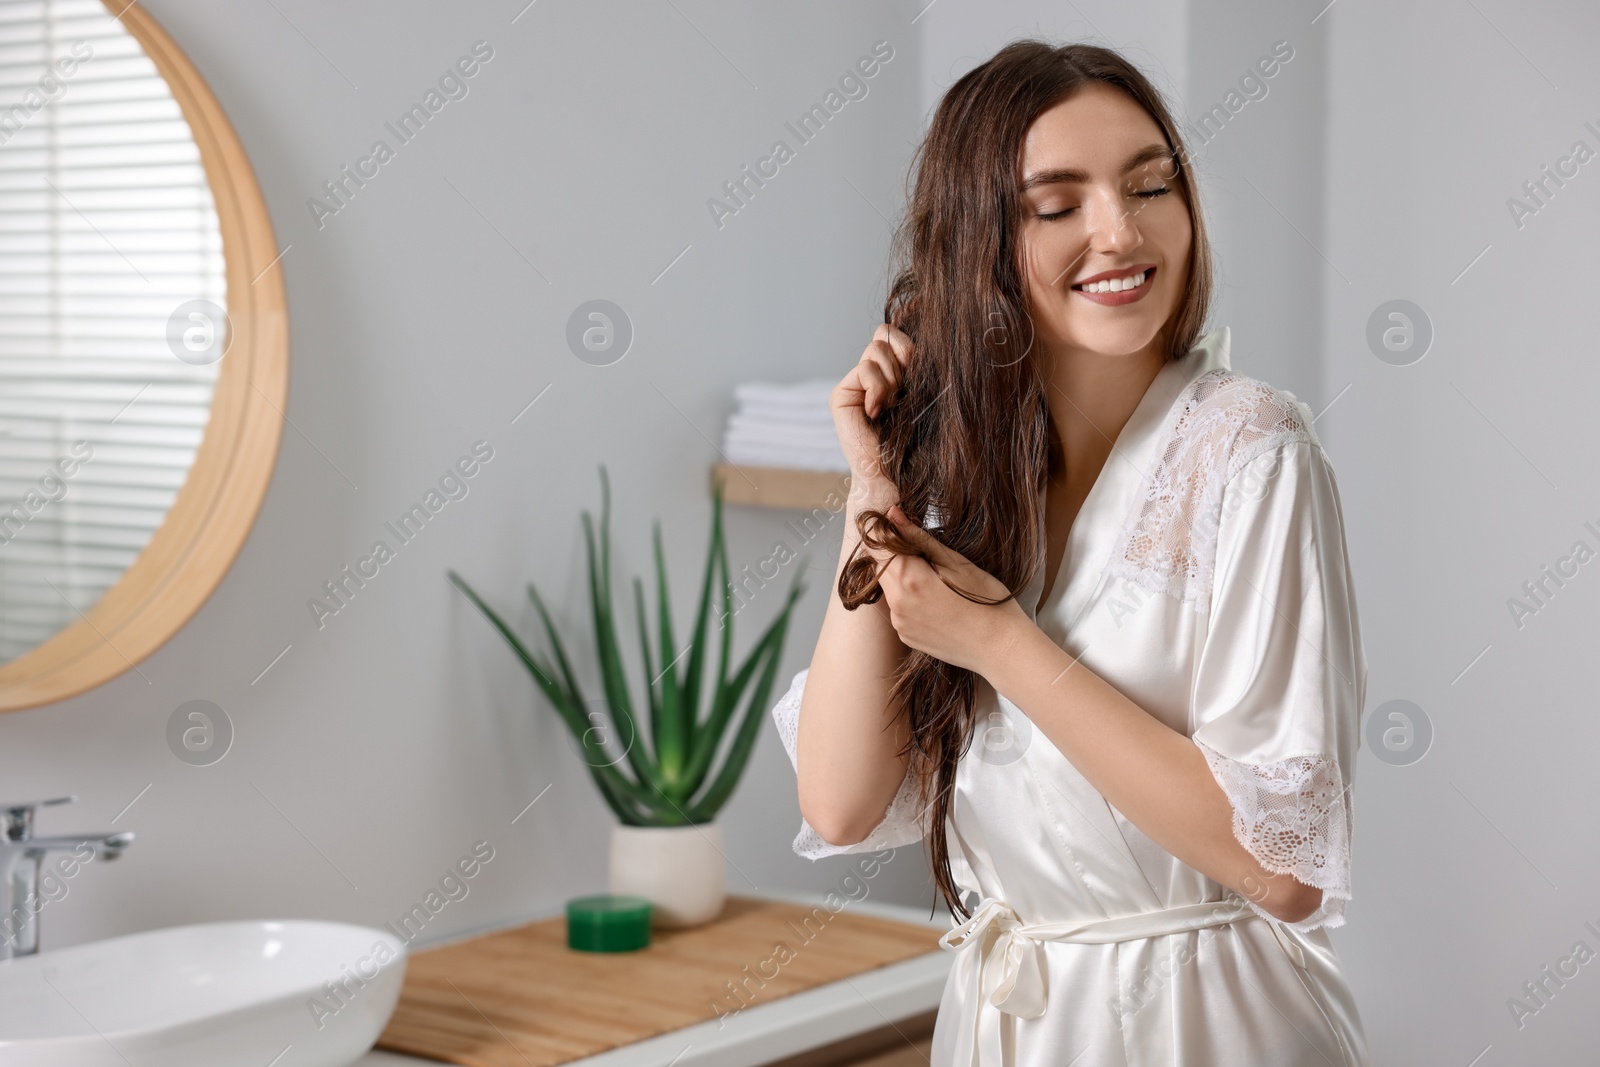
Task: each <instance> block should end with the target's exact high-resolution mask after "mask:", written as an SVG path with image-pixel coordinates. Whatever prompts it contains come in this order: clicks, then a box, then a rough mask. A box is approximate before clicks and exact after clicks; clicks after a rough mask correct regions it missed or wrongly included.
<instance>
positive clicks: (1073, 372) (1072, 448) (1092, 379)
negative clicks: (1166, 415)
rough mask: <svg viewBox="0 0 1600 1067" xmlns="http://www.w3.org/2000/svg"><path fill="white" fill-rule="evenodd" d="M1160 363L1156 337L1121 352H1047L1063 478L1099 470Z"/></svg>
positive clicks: (1163, 357) (1069, 480)
mask: <svg viewBox="0 0 1600 1067" xmlns="http://www.w3.org/2000/svg"><path fill="white" fill-rule="evenodd" d="M1165 363H1166V351H1165V349H1164V348H1163V347H1162V345H1161V340H1160V338H1157V339H1156V340H1154V341H1152V342H1151V343H1150V344H1149V345H1147V346H1146V347H1145V348H1144V349H1143V350H1141V351H1139V352H1134V353H1130V354H1128V355H1125V356H1108V355H1105V354H1103V353H1100V352H1092V351H1089V350H1088V349H1083V348H1064V349H1062V350H1061V351H1059V352H1056V353H1053V354H1052V359H1051V369H1050V400H1049V405H1050V417H1051V420H1052V421H1053V422H1054V423H1055V428H1056V433H1057V435H1059V436H1060V438H1061V445H1062V448H1063V449H1064V450H1065V456H1066V464H1065V468H1064V470H1065V474H1064V477H1065V480H1066V481H1067V483H1068V484H1073V483H1076V482H1079V481H1081V480H1083V479H1085V478H1090V479H1092V478H1093V476H1094V474H1095V472H1097V471H1099V469H1100V467H1101V466H1102V465H1103V464H1104V463H1105V460H1106V457H1107V456H1109V455H1110V454H1111V445H1112V442H1114V441H1115V440H1116V439H1117V435H1118V434H1119V433H1121V432H1122V427H1123V426H1124V425H1125V424H1126V423H1127V421H1128V419H1129V418H1130V417H1131V416H1132V415H1133V411H1134V409H1135V408H1137V407H1138V406H1139V401H1140V400H1142V399H1144V394H1145V392H1146V391H1147V390H1149V388H1150V383H1151V382H1153V381H1155V378H1156V375H1157V374H1159V373H1160V371H1161V368H1162V366H1163V365H1164V364H1165Z"/></svg>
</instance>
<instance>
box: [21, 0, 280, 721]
mask: <svg viewBox="0 0 1600 1067" xmlns="http://www.w3.org/2000/svg"><path fill="white" fill-rule="evenodd" d="M103 2H104V3H105V6H106V9H107V10H108V11H110V12H111V14H112V15H113V16H114V17H116V18H118V19H119V20H120V21H121V22H122V24H123V26H124V27H125V28H126V29H127V31H128V32H129V34H131V35H132V36H133V38H134V39H135V40H137V41H138V42H139V44H140V46H141V47H143V48H144V51H145V54H146V55H147V56H149V57H150V59H151V61H152V62H153V63H154V64H155V67H156V70H157V71H158V72H159V73H160V74H161V76H162V77H163V78H165V79H166V82H167V85H168V86H169V87H170V88H171V90H172V96H173V98H174V99H175V100H177V102H178V106H179V108H180V109H182V111H183V117H184V118H185V119H186V120H188V123H189V129H190V131H191V132H192V134H193V135H194V140H195V143H196V144H197V145H198V146H199V149H200V161H201V164H202V165H203V166H204V168H205V172H206V177H207V179H208V180H209V181H210V184H211V195H212V198H213V199H214V200H215V202H216V208H217V221H218V223H219V226H220V229H221V231H222V254H223V260H224V270H225V272H226V277H227V287H228V292H227V311H228V319H229V323H230V334H231V339H230V341H229V343H228V348H227V350H226V354H225V355H224V356H223V358H222V366H221V367H220V369H219V370H218V374H217V383H216V390H215V392H214V393H213V395H212V400H211V419H210V421H209V422H208V423H207V424H206V429H205V434H204V436H203V437H202V438H201V440H200V446H199V448H198V449H197V450H196V451H195V457H194V465H193V466H192V467H190V469H189V475H188V478H187V479H186V480H185V481H184V483H183V487H182V488H181V489H180V490H179V491H178V495H177V497H176V498H175V499H174V501H173V504H172V508H171V510H169V511H168V512H167V515H166V518H165V519H164V520H163V521H162V523H161V525H160V526H159V527H158V528H157V529H156V531H155V533H154V534H153V535H152V536H151V538H150V543H149V544H148V545H147V546H145V549H144V551H142V552H140V553H139V556H138V558H137V559H135V560H134V562H133V565H132V566H131V567H129V568H128V569H127V570H126V571H125V572H123V575H122V577H121V578H119V579H118V580H117V582H116V583H115V584H114V585H113V586H112V587H111V588H110V589H108V590H107V591H106V593H105V595H104V596H103V597H101V599H100V601H99V602H98V603H97V604H95V605H94V606H93V607H92V608H90V609H89V611H88V612H87V614H85V613H84V612H81V611H80V612H79V613H78V618H77V620H76V621H75V622H73V623H72V624H71V625H69V626H68V627H67V628H66V629H64V630H62V631H61V632H59V633H57V634H56V635H54V636H53V637H51V638H50V639H49V640H47V641H45V642H43V643H42V644H40V645H38V646H37V647H35V648H32V649H30V650H29V651H27V652H25V653H23V654H22V655H21V656H18V657H17V658H16V659H14V660H12V661H11V662H10V663H7V664H5V665H4V666H3V667H0V712H4V711H20V710H21V709H23V708H32V707H37V706H38V705H40V704H48V703H51V702H54V701H58V700H65V699H67V698H68V697H73V696H77V695H78V694H80V693H83V692H85V691H87V690H89V689H93V688H94V687H95V686H98V685H103V684H104V683H106V682H108V681H110V680H111V679H113V678H115V677H117V676H118V675H120V674H122V673H123V672H124V671H127V670H129V669H136V668H137V664H138V663H139V662H140V661H141V660H143V659H144V658H145V657H147V656H149V655H150V654H151V653H152V652H154V651H155V650H156V649H158V648H160V647H161V646H162V645H163V644H164V643H165V642H166V641H167V639H168V638H170V637H172V635H173V634H175V633H177V632H178V630H179V629H180V628H182V626H183V624H184V623H186V622H188V621H189V619H190V618H191V617H192V616H193V615H194V613H195V612H196V611H198V610H199V609H200V605H201V604H203V603H205V601H206V598H207V597H209V596H210V595H211V593H212V591H213V590H215V589H216V587H217V585H218V583H219V582H221V581H222V576H223V575H224V574H226V573H227V570H228V568H229V566H231V565H232V563H233V560H234V557H235V556H237V555H238V553H239V549H240V548H241V547H243V545H244V541H245V538H246V537H247V536H249V533H250V528H251V527H252V526H253V525H254V524H255V518H256V514H257V512H258V511H260V508H261V501H262V499H263V498H264V497H265V496H266V492H267V485H268V483H269V482H270V481H271V479H272V468H273V466H274V463H275V462H276V460H277V455H278V445H279V442H280V440H281V438H282V434H283V422H284V416H283V410H284V405H285V399H286V397H287V395H288V389H289V328H288V326H289V324H288V310H287V306H286V303H285V298H284V286H283V268H282V266H281V264H280V263H279V259H280V258H281V253H280V252H279V250H278V244H277V239H276V238H275V237H274V236H273V233H272V220H271V219H270V218H269V217H268V215H267V205H266V201H265V200H264V199H263V198H262V196H261V188H260V186H259V185H257V184H256V177H255V172H254V171H253V170H252V169H251V167H250V160H249V159H248V158H247V157H246V156H245V152H244V146H243V145H241V144H240V143H239V138H238V136H237V135H236V134H235V133H234V131H233V126H232V125H231V124H229V122H228V117H227V115H226V114H224V113H223V110H222V107H221V105H219V104H218V103H217V98H216V97H215V96H213V95H212V93H211V90H210V88H208V87H207V85H206V83H205V80H204V79H202V78H201V77H200V73H199V71H197V70H195V68H194V64H192V63H190V62H189V59H188V57H187V56H185V55H184V54H183V52H182V50H180V49H179V48H178V46H177V45H176V44H175V43H174V42H173V40H172V38H171V37H169V36H167V34H166V31H165V30H163V29H162V28H161V27H160V25H159V24H157V22H156V20H155V19H154V18H153V17H152V16H151V15H150V13H149V12H148V11H146V10H145V9H144V8H142V7H140V6H138V0H103ZM285 251H286V250H285ZM174 358H176V357H174Z"/></svg>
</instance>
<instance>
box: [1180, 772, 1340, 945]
mask: <svg viewBox="0 0 1600 1067" xmlns="http://www.w3.org/2000/svg"><path fill="white" fill-rule="evenodd" d="M1195 744H1196V745H1197V746H1199V748H1200V751H1201V752H1202V753H1204V755H1205V757H1206V763H1207V764H1209V765H1210V767H1211V774H1212V776H1213V777H1214V778H1216V780H1217V784H1218V785H1220V786H1221V787H1222V791H1223V793H1225V794H1226V795H1227V797H1228V802H1229V803H1230V804H1231V805H1232V806H1233V836H1234V839H1235V840H1237V841H1238V842H1239V844H1241V845H1243V846H1244V848H1245V850H1246V851H1247V852H1249V853H1250V854H1251V855H1252V856H1254V857H1255V858H1256V862H1257V863H1259V864H1261V866H1262V868H1263V869H1264V870H1267V871H1269V872H1271V873H1273V874H1288V875H1292V876H1293V877H1294V878H1295V880H1296V881H1298V882H1301V883H1303V884H1305V885H1308V886H1312V887H1314V888H1317V889H1321V890H1322V904H1321V905H1320V906H1319V907H1318V908H1317V910H1316V911H1314V912H1313V913H1311V914H1310V915H1308V916H1307V917H1306V918H1304V919H1302V920H1300V921H1299V922H1296V923H1285V924H1284V925H1285V926H1288V927H1289V928H1290V929H1293V930H1313V929H1316V928H1317V927H1319V926H1327V927H1329V928H1332V927H1335V926H1343V925H1344V906H1345V902H1346V901H1348V900H1349V899H1350V829H1351V814H1352V813H1351V803H1350V790H1349V789H1348V788H1347V787H1346V785H1345V783H1344V779H1343V776H1342V775H1341V774H1340V773H1339V765H1338V764H1337V763H1335V762H1334V761H1333V760H1330V759H1326V758H1323V757H1321V756H1297V757H1294V758H1293V759H1288V760H1283V761H1282V762H1279V763H1263V764H1254V763H1241V762H1239V761H1238V760H1234V759H1230V758H1228V757H1227V756H1224V755H1222V754H1221V753H1219V752H1217V751H1215V750H1214V749H1212V748H1210V747H1209V746H1207V745H1206V744H1205V743H1204V742H1202V741H1196V742H1195ZM1246 902H1247V903H1249V905H1250V907H1251V908H1252V909H1253V910H1254V911H1255V912H1256V913H1257V914H1259V915H1261V916H1263V917H1265V918H1268V919H1272V918H1273V916H1272V915H1271V914H1269V913H1268V912H1266V911H1264V910H1263V909H1261V908H1260V907H1257V905H1256V903H1255V902H1254V901H1252V900H1249V899H1248V898H1246ZM1273 921H1274V922H1276V921H1278V920H1276V919H1273Z"/></svg>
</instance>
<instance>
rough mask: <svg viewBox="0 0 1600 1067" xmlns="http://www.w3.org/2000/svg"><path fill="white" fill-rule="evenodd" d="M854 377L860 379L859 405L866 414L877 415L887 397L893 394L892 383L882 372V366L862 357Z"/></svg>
mask: <svg viewBox="0 0 1600 1067" xmlns="http://www.w3.org/2000/svg"><path fill="white" fill-rule="evenodd" d="M856 377H857V378H858V379H860V381H861V388H862V391H863V398H862V404H861V406H862V407H863V408H865V409H866V412H867V414H868V415H871V416H873V417H874V418H876V417H877V414H878V412H880V411H882V410H883V407H884V405H885V404H886V403H887V402H888V400H889V397H890V396H892V395H893V394H894V383H893V382H892V381H890V380H889V376H888V375H887V374H885V373H884V372H883V368H882V367H881V366H879V365H878V364H877V363H876V362H874V361H873V360H870V359H865V358H863V359H862V360H861V363H860V365H859V367H858V369H857V371H856Z"/></svg>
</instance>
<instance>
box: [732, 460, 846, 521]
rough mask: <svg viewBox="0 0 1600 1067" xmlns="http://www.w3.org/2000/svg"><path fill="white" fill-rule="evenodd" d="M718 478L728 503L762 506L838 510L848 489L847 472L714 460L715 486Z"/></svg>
mask: <svg viewBox="0 0 1600 1067" xmlns="http://www.w3.org/2000/svg"><path fill="white" fill-rule="evenodd" d="M719 478H720V479H721V480H722V485H723V491H722V499H723V500H724V501H726V502H727V503H729V504H748V505H751V506H753V507H762V508H802V509H805V510H807V511H809V510H811V509H813V508H822V509H824V510H827V511H834V512H838V511H842V510H843V509H844V501H845V498H846V497H847V496H848V495H849V492H850V474H849V472H848V471H813V470H799V469H794V468H788V467H742V466H735V465H734V464H732V463H718V464H716V465H715V466H713V467H712V468H711V480H712V484H713V485H715V484H716V481H717V479H719Z"/></svg>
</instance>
